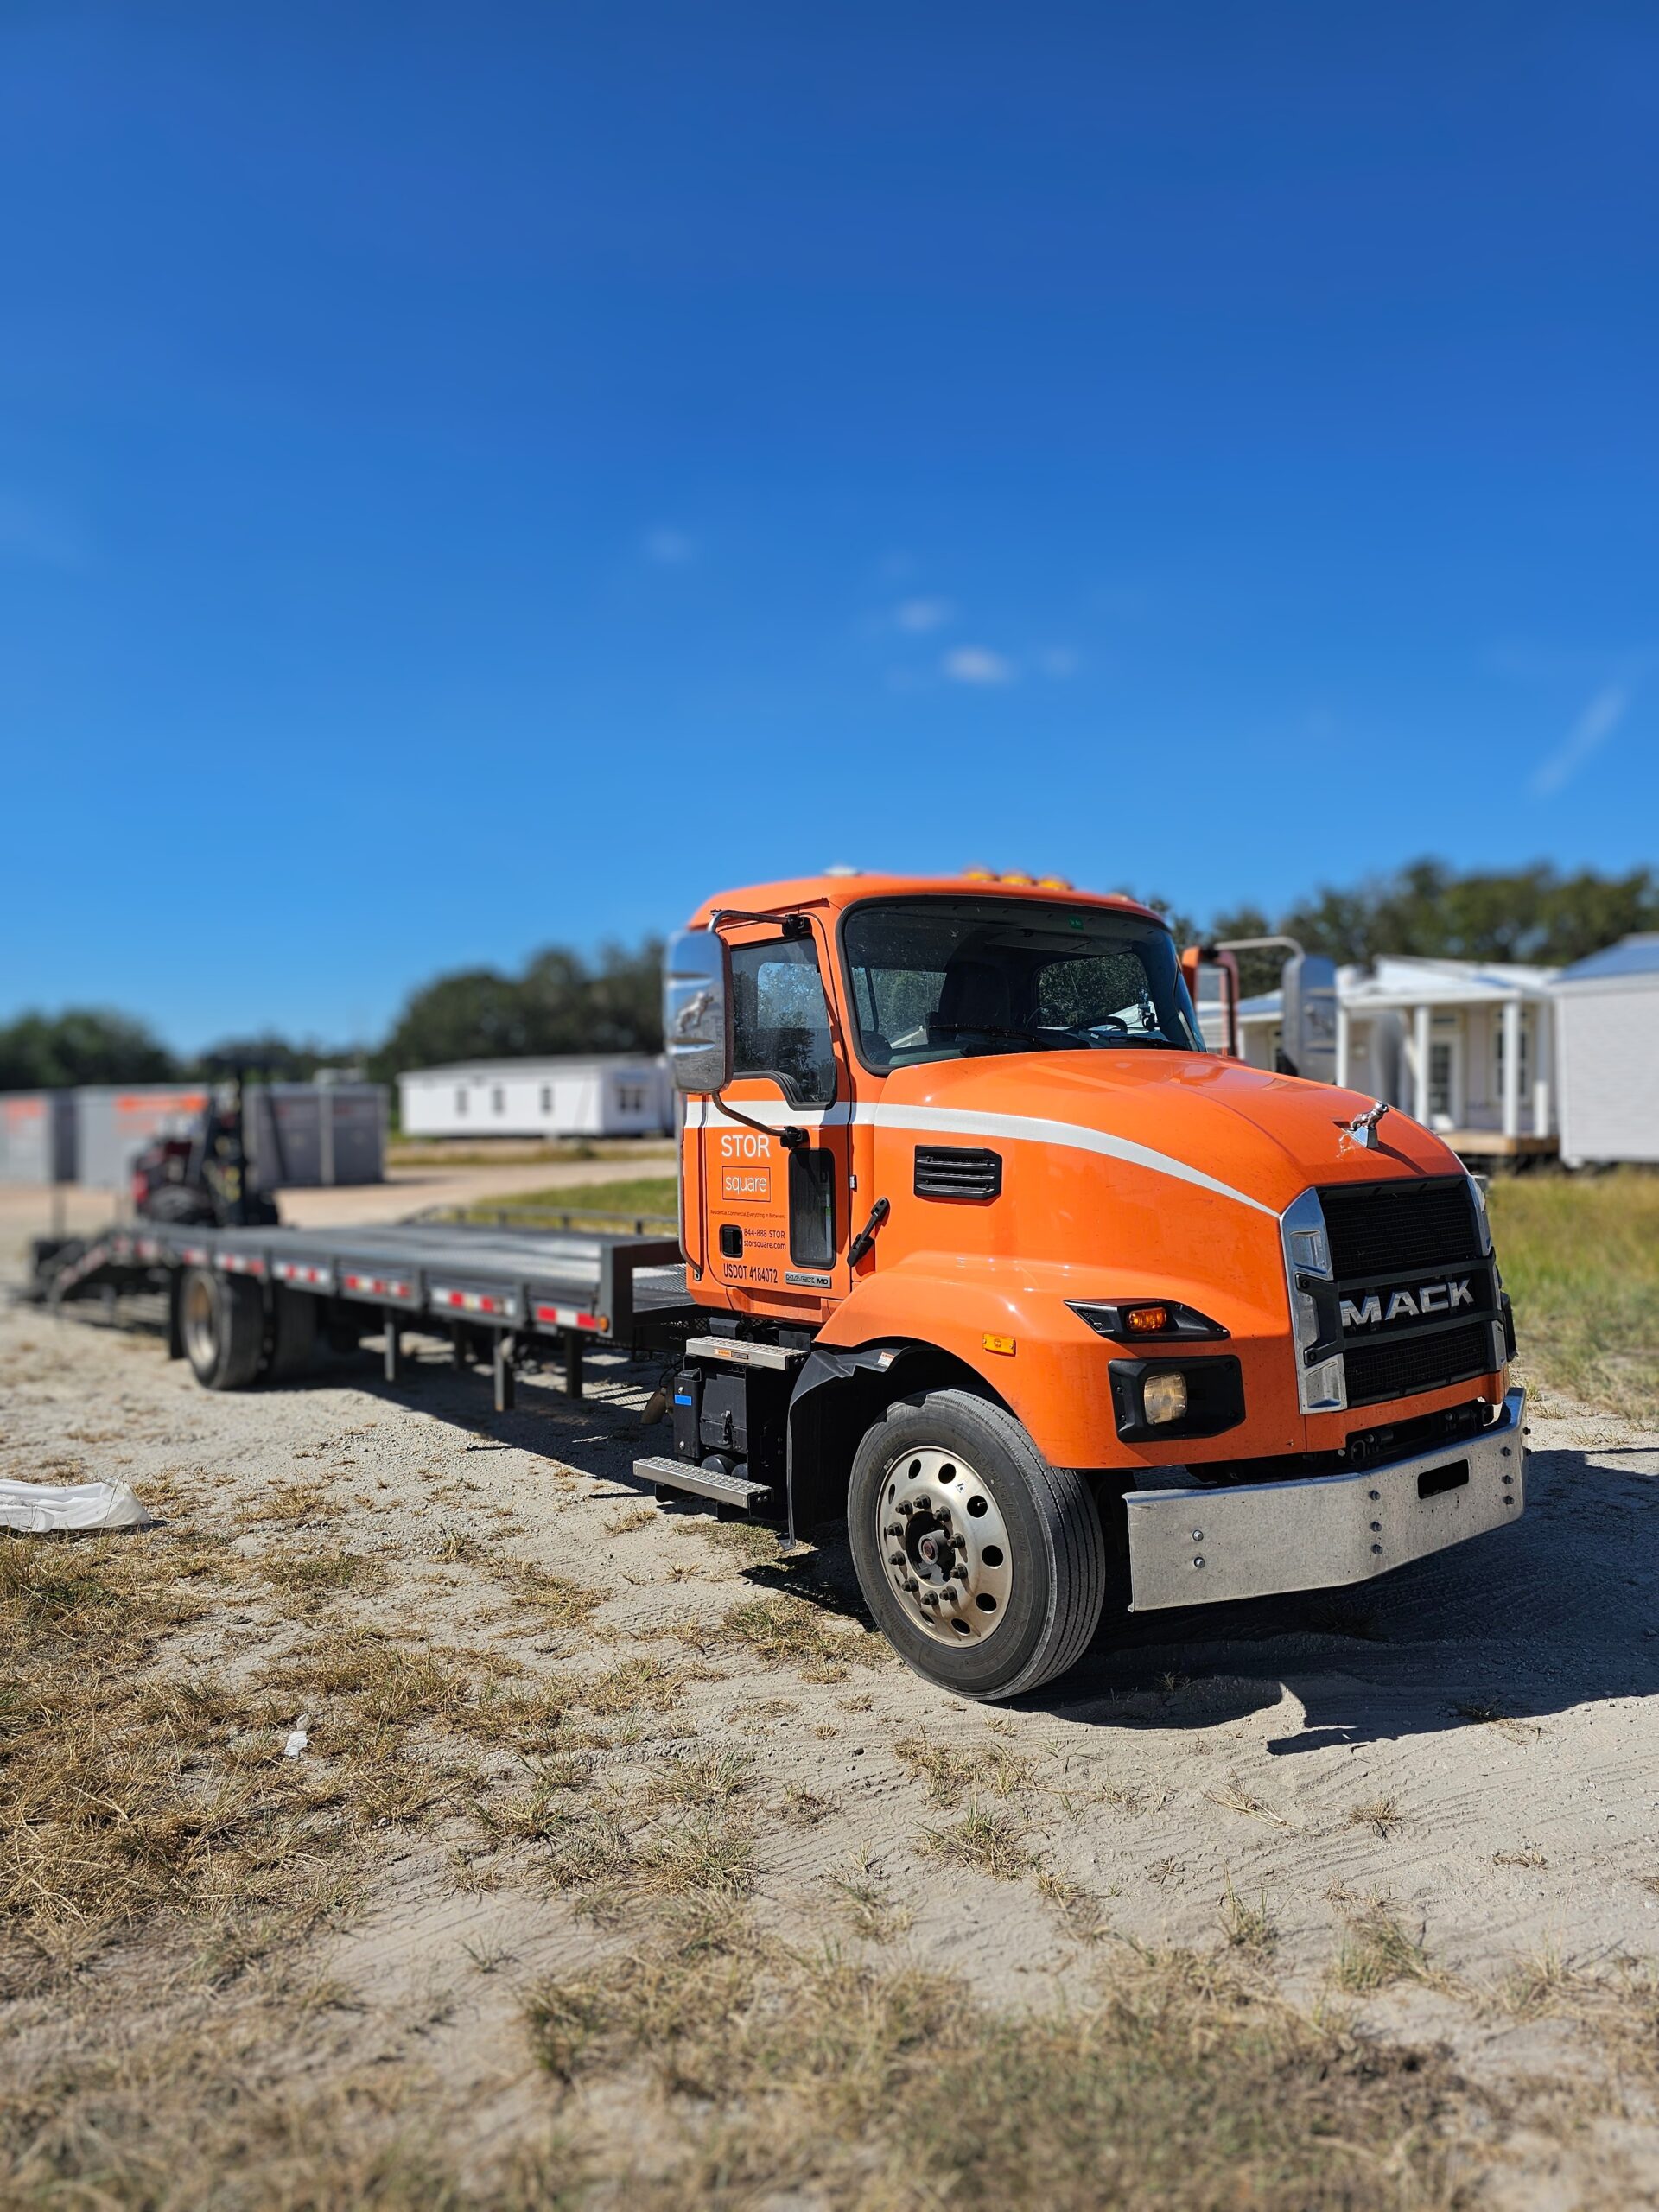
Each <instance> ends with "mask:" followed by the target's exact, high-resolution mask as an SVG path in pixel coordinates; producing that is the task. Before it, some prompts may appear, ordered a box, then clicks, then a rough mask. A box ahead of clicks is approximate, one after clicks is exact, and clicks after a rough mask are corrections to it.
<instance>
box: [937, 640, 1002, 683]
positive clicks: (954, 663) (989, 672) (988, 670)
mask: <svg viewBox="0 0 1659 2212" xmlns="http://www.w3.org/2000/svg"><path fill="white" fill-rule="evenodd" d="M939 666H940V668H941V669H942V670H943V671H944V674H945V675H946V676H948V677H950V681H951V683H1013V681H1014V663H1013V662H1012V661H1011V660H1009V659H1008V658H1007V656H1006V655H1005V654H1002V653H994V652H991V651H990V649H989V647H988V646H986V645H958V646H957V647H956V649H955V651H954V652H948V653H946V654H945V656H944V659H943V660H941V661H940V663H939Z"/></svg>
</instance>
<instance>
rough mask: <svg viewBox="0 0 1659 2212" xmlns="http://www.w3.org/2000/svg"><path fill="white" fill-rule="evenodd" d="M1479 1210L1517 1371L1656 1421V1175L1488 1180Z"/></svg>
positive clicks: (1634, 1171)
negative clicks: (1508, 1314) (1511, 1325)
mask: <svg viewBox="0 0 1659 2212" xmlns="http://www.w3.org/2000/svg"><path fill="white" fill-rule="evenodd" d="M1490 1204H1491V1214H1492V1233H1493V1236H1494V1239H1495V1241H1496V1243H1497V1255H1498V1259H1499V1261H1500V1262H1501V1263H1502V1266H1503V1281H1504V1286H1505V1287H1506V1288H1507V1289H1508V1291H1509V1293H1510V1296H1511V1297H1512V1298H1513V1299H1514V1300H1515V1313H1516V1337H1517V1339H1518V1342H1519V1344H1520V1351H1521V1360H1522V1366H1523V1368H1525V1369H1526V1370H1528V1371H1529V1372H1530V1373H1532V1374H1534V1375H1535V1376H1537V1377H1538V1378H1539V1379H1540V1380H1541V1382H1543V1383H1549V1384H1553V1385H1554V1388H1555V1389H1559V1390H1562V1391H1565V1392H1567V1393H1568V1394H1569V1395H1571V1396H1573V1397H1575V1398H1578V1399H1581V1400H1582V1401H1584V1402H1586V1404H1591V1405H1596V1406H1600V1407H1604V1408H1606V1409H1607V1410H1608V1411H1609V1412H1611V1413H1616V1414H1623V1415H1624V1416H1625V1417H1626V1418H1627V1419H1629V1420H1631V1421H1640V1422H1643V1423H1645V1424H1647V1425H1649V1426H1651V1425H1653V1424H1654V1423H1655V1422H1656V1421H1659V1175H1651V1174H1644V1173H1643V1172H1642V1171H1641V1170H1640V1169H1638V1168H1624V1169H1621V1170H1619V1171H1618V1173H1615V1174H1611V1175H1601V1176H1596V1177H1593V1178H1592V1177H1586V1176H1572V1177H1568V1176H1565V1175H1518V1176H1506V1177H1499V1178H1497V1179H1496V1180H1495V1181H1494V1182H1493V1184H1492V1186H1491V1198H1490Z"/></svg>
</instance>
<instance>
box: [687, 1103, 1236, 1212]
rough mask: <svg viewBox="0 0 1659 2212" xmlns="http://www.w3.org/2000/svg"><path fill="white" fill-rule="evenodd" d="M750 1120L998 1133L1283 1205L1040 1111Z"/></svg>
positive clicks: (754, 1110) (854, 1109) (770, 1110)
mask: <svg viewBox="0 0 1659 2212" xmlns="http://www.w3.org/2000/svg"><path fill="white" fill-rule="evenodd" d="M695 1103H696V1104H697V1105H698V1106H699V1107H700V1108H701V1111H700V1112H699V1113H698V1114H697V1115H696V1117H695V1118H693V1117H692V1116H690V1114H688V1116H687V1125H688V1127H690V1128H704V1129H741V1128H743V1126H744V1123H743V1122H739V1121H736V1120H734V1118H733V1116H731V1115H729V1114H723V1113H721V1110H720V1109H719V1108H718V1107H717V1106H715V1104H714V1103H713V1102H712V1101H711V1100H709V1099H707V1098H703V1099H700V1100H697V1101H696V1102H695ZM738 1110H739V1111H741V1113H742V1114H743V1115H745V1116H747V1119H748V1120H749V1121H751V1122H763V1123H764V1124H765V1125H766V1128H769V1129H782V1128H789V1127H790V1126H791V1124H793V1125H794V1126H795V1127H796V1128H803V1129H818V1128H836V1127H843V1128H844V1127H845V1126H846V1125H847V1124H848V1123H849V1122H855V1123H856V1124H857V1125H858V1127H860V1128H875V1129H902V1130H907V1131H912V1132H914V1134H915V1135H918V1136H953V1137H997V1138H1000V1139H1001V1141H1002V1142H1003V1143H1005V1144H1046V1145H1054V1146H1057V1147H1060V1148H1061V1149H1063V1150H1066V1151H1071V1152H1089V1153H1093V1154H1096V1155H1097V1156H1098V1157H1099V1158H1102V1159H1105V1160H1122V1161H1124V1162H1125V1163H1126V1164H1127V1165H1128V1166H1131V1167H1144V1168H1145V1169H1146V1170H1147V1173H1149V1174H1153V1175H1168V1176H1172V1177H1173V1179H1174V1180H1175V1181H1176V1182H1178V1183H1191V1184H1192V1185H1194V1186H1195V1187H1196V1188H1197V1189H1198V1190H1201V1191H1213V1192H1215V1194H1216V1196H1217V1198H1232V1199H1234V1200H1236V1203H1237V1204H1238V1205H1242V1206H1249V1207H1250V1208H1251V1209H1252V1210H1253V1211H1255V1212H1256V1213H1264V1214H1266V1215H1268V1217H1269V1218H1270V1219H1272V1220H1274V1221H1276V1220H1277V1219H1278V1217H1279V1216H1278V1210H1277V1209H1276V1208H1275V1207H1274V1206H1270V1205H1263V1204H1262V1200H1261V1199H1260V1198H1251V1197H1250V1195H1249V1192H1247V1191H1239V1190H1236V1189H1235V1188H1234V1187H1233V1185H1231V1184H1230V1183H1224V1182H1222V1181H1221V1180H1220V1179H1219V1178H1218V1177H1217V1176H1214V1175H1206V1174H1205V1172H1204V1170H1203V1168H1201V1167H1194V1166H1192V1165H1191V1164H1190V1163H1189V1162H1188V1161H1186V1160H1178V1159H1176V1157H1175V1156H1174V1154H1173V1153H1167V1152H1158V1151H1156V1150H1154V1147H1152V1146H1151V1145H1146V1144H1136V1143H1135V1142H1134V1141H1133V1140H1132V1139H1130V1138H1128V1137H1118V1136H1113V1135H1110V1134H1109V1132H1108V1131H1106V1130H1104V1129H1090V1128H1084V1127H1083V1125H1082V1124H1081V1123H1080V1122H1055V1121H1050V1120H1046V1119H1045V1118H1044V1117H1043V1116H1041V1115H1038V1114H976V1113H969V1112H966V1111H963V1109H959V1108H957V1107H951V1106H878V1105H871V1106H851V1105H848V1106H830V1107H826V1108H823V1109H819V1110H817V1111H816V1112H812V1111H804V1110H803V1109H800V1108H798V1107H793V1106H790V1105H788V1104H786V1103H785V1102H784V1101H783V1100H782V1099H770V1098H746V1099H744V1100H743V1102H742V1104H741V1108H740V1109H738Z"/></svg>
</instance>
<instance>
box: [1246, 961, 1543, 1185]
mask: <svg viewBox="0 0 1659 2212" xmlns="http://www.w3.org/2000/svg"><path fill="white" fill-rule="evenodd" d="M1554 975H1555V971H1554V969H1549V968H1530V967H1522V966H1518V965H1513V964H1510V963H1504V962H1485V963H1476V962H1473V961H1466V960H1411V959H1382V960H1379V961H1378V962H1377V963H1376V966H1375V968H1373V969H1371V970H1370V972H1369V973H1367V971H1366V970H1364V969H1360V968H1343V969H1338V974H1337V1054H1336V1061H1337V1065H1336V1080H1337V1081H1338V1083H1339V1084H1347V1085H1348V1086H1349V1087H1350V1088H1351V1089H1352V1090H1360V1091H1363V1092H1365V1093H1367V1094H1368V1095H1369V1096H1370V1097H1373V1098H1380V1099H1386V1100H1387V1102H1388V1103H1389V1105H1391V1106H1397V1107H1399V1108H1400V1109H1402V1111H1403V1112H1405V1113H1408V1114H1409V1115H1410V1116H1412V1118H1413V1119H1414V1121H1418V1122H1422V1123H1424V1125H1425V1126H1426V1127H1427V1128H1432V1129H1434V1130H1437V1131H1438V1132H1439V1133H1440V1135H1443V1136H1444V1137H1445V1138H1446V1141H1447V1142H1448V1143H1449V1144H1450V1145H1451V1146H1452V1149H1453V1150H1454V1151H1456V1152H1459V1153H1461V1154H1465V1155H1467V1156H1469V1157H1471V1158H1482V1157H1484V1158H1490V1159H1510V1160H1514V1159H1520V1158H1523V1157H1525V1156H1527V1155H1529V1154H1548V1153H1554V1151H1556V1150H1557V1148H1558V1144H1559V1137H1558V1128H1557V1109H1558V1098H1559V1086H1558V1083H1557V1076H1556V1052H1555V1002H1554V995H1553V989H1552V986H1553V984H1554ZM1238 1033H1239V1052H1240V1055H1241V1057H1242V1058H1244V1059H1245V1060H1247V1061H1249V1063H1250V1064H1251V1065H1253V1066H1255V1067H1262V1068H1271V1067H1274V1066H1275V1065H1277V1064H1278V1054H1279V1050H1280V1042H1281V1004H1280V995H1279V993H1278V992H1276V991H1274V992H1269V993H1268V994H1266V995H1263V996H1262V997H1260V998H1254V999H1246V1000H1245V1001H1243V1004H1242V1005H1241V1006H1240V1007H1239V1023H1238Z"/></svg>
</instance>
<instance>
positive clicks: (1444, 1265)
mask: <svg viewBox="0 0 1659 2212" xmlns="http://www.w3.org/2000/svg"><path fill="white" fill-rule="evenodd" d="M1319 1203H1320V1205H1321V1206H1322V1208H1323V1210H1324V1213H1325V1233H1326V1236H1327V1237H1328V1239H1329V1243H1330V1249H1331V1266H1332V1274H1334V1275H1335V1277H1336V1293H1337V1300H1338V1308H1337V1310H1338V1314H1339V1316H1340V1320H1339V1325H1338V1334H1339V1340H1340V1342H1341V1345H1342V1350H1343V1355H1344V1371H1345V1374H1346V1377H1347V1396H1348V1403H1349V1404H1350V1405H1351V1406H1364V1405H1376V1404H1380V1403H1381V1402H1383V1401H1384V1400H1386V1399H1390V1398H1407V1397H1412V1396H1414V1395H1417V1394H1418V1393H1420V1392H1422V1391H1427V1390H1438V1389H1443V1388H1444V1387H1445V1386H1446V1384H1447V1383H1460V1382H1463V1381H1465V1380H1466V1379H1467V1378H1468V1377H1470V1376H1477V1375H1484V1374H1488V1373H1490V1372H1491V1369H1492V1365H1493V1344H1492V1326H1491V1324H1492V1317H1493V1316H1494V1315H1495V1314H1496V1313H1497V1284H1496V1280H1495V1277H1494V1274H1493V1269H1492V1264H1491V1261H1490V1259H1489V1258H1487V1257H1486V1256H1485V1255H1484V1254H1483V1253H1482V1251H1481V1238H1480V1222H1479V1216H1478V1213H1477V1211H1476V1208H1475V1200H1474V1196H1473V1193H1472V1192H1471V1189H1470V1187H1469V1183H1468V1179H1467V1178H1466V1177H1465V1176H1462V1175H1446V1176H1437V1177H1435V1178H1434V1179H1432V1180H1430V1181H1427V1182H1422V1183H1362V1184H1352V1183H1350V1184H1345V1185H1337V1186H1335V1187H1334V1188H1329V1189H1325V1190H1322V1191H1321V1192H1319ZM1425 1300H1427V1301H1428V1302H1427V1304H1425V1302H1424V1301H1425Z"/></svg>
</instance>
